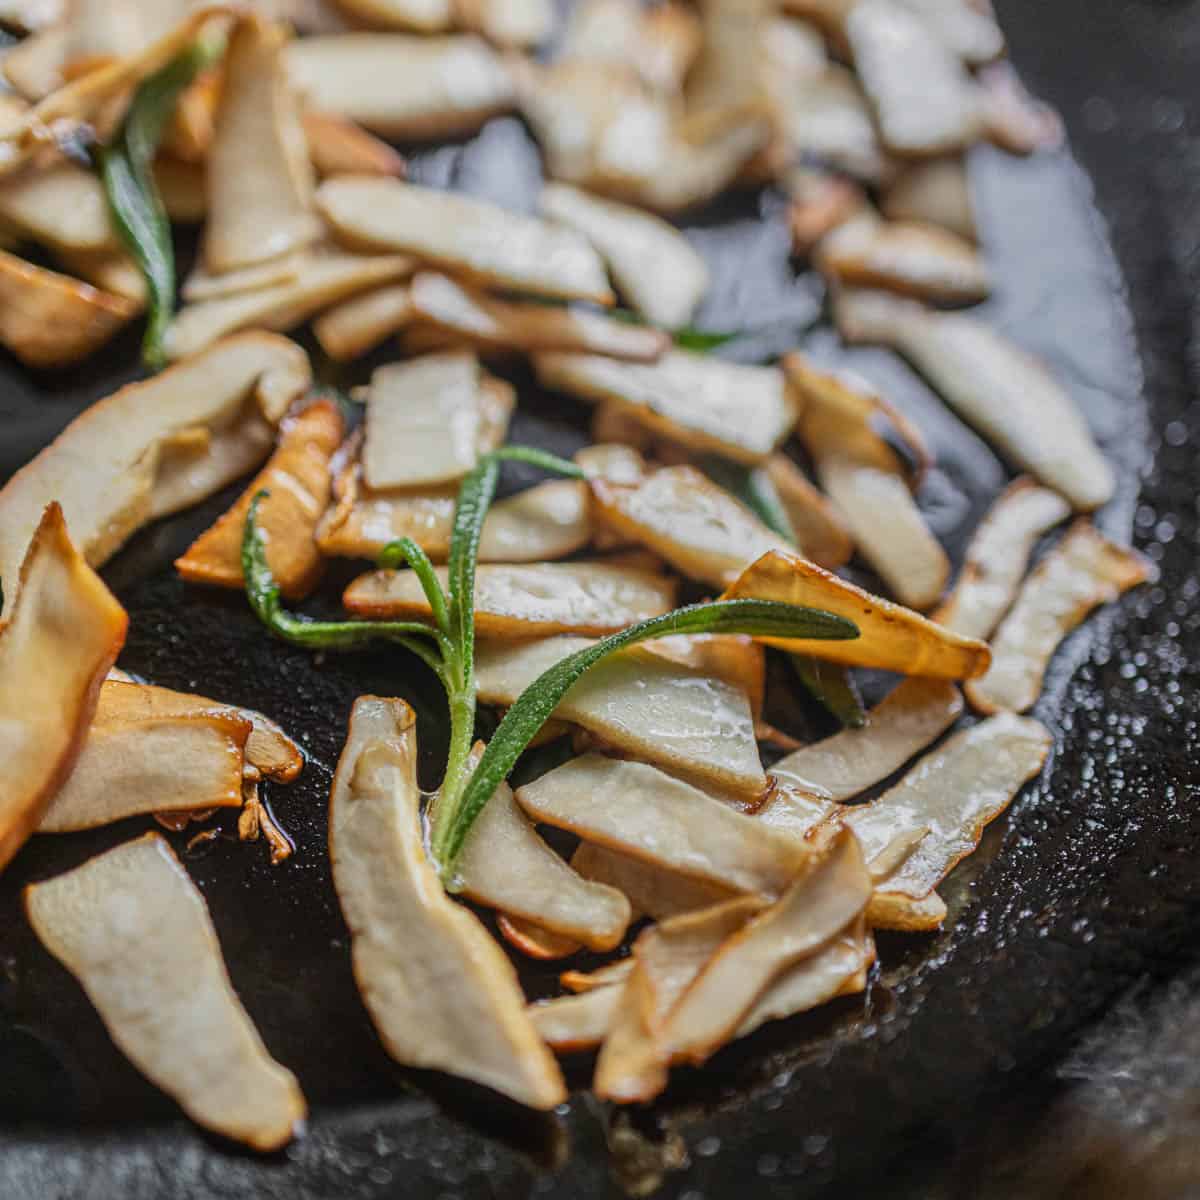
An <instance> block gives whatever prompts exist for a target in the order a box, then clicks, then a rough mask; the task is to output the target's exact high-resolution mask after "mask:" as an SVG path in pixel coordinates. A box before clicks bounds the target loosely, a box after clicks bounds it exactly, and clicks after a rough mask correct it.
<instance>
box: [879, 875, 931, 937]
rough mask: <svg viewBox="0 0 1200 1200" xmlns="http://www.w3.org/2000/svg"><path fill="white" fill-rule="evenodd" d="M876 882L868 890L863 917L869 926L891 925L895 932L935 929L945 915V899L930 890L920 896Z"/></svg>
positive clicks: (885, 926)
mask: <svg viewBox="0 0 1200 1200" xmlns="http://www.w3.org/2000/svg"><path fill="white" fill-rule="evenodd" d="M886 886H887V885H886V883H884V884H882V885H879V886H877V887H876V888H875V891H874V892H873V893H872V894H871V902H870V904H868V905H867V912H866V920H867V927H868V928H869V929H893V930H895V931H896V932H898V933H930V932H932V931H933V930H935V929H939V928H940V927H941V925H942V922H944V921H945V919H946V916H947V912H948V910H947V908H946V902H945V901H944V900H943V899H942V898H941V896H939V895H938V894H937V892H930V893H929V895H927V896H922V897H921V899H920V900H914V899H913V898H912V897H911V896H905V895H902V894H901V893H899V892H889V891H886V890H884V889H885V888H886Z"/></svg>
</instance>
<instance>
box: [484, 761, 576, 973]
mask: <svg viewBox="0 0 1200 1200" xmlns="http://www.w3.org/2000/svg"><path fill="white" fill-rule="evenodd" d="M535 744H536V741H535V742H531V743H530V745H531V746H532V745H535ZM496 930H497V932H498V933H499V934H500V936H501V937H502V938H503V939H504V940H505V941H506V942H507V943H508V944H509V945H510V946H512V947H513V948H514V949H515V950H518V951H520V953H522V954H524V955H526V956H527V957H529V958H536V959H537V960H538V962H550V961H553V960H554V959H556V958H570V957H571V955H573V954H578V953H579V951H580V950H582V949H583V947H582V946H581V945H580V944H579V943H578V942H577V941H575V939H574V938H569V937H566V936H564V935H563V934H561V933H552V932H551V931H550V930H549V929H543V928H542V927H541V926H540V925H536V924H534V922H532V921H527V920H526V919H525V918H524V917H515V916H511V915H510V914H509V913H500V914H498V915H497V917H496Z"/></svg>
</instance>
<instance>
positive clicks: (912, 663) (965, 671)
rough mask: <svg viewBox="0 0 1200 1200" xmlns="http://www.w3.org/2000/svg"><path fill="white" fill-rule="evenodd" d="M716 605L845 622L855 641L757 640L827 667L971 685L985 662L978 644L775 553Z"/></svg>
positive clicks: (984, 652)
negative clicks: (784, 607)
mask: <svg viewBox="0 0 1200 1200" xmlns="http://www.w3.org/2000/svg"><path fill="white" fill-rule="evenodd" d="M723 598H724V599H726V600H742V599H750V600H781V601H783V602H784V603H785V604H799V605H806V606H808V607H811V608H818V609H822V610H824V611H825V612H831V613H834V614H836V615H837V616H840V617H845V618H846V619H847V620H849V621H853V622H854V623H855V624H856V625H857V626H858V632H859V636H858V637H857V638H852V639H847V640H845V641H811V640H805V639H803V638H760V639H759V640H760V641H764V642H766V643H767V644H768V645H777V646H779V647H780V648H781V649H784V650H794V651H797V652H799V653H801V654H808V655H810V656H812V657H813V658H822V659H826V660H828V661H830V662H840V663H845V664H846V665H848V666H859V667H878V668H879V669H881V670H884V671H896V672H898V673H899V674H901V675H918V676H927V677H929V678H933V679H971V678H974V677H975V676H978V675H982V674H983V673H984V671H986V670H987V668H988V664H989V663H990V661H991V652H990V651H989V650H988V647H987V644H986V643H985V642H981V641H978V640H977V639H975V638H968V637H963V636H962V635H961V634H957V633H952V632H951V631H950V630H948V629H944V628H943V627H942V626H940V625H935V624H934V623H933V622H932V621H930V620H927V619H926V618H925V617H923V616H921V615H920V614H919V613H915V612H913V611H912V610H911V609H908V608H905V607H904V606H903V605H900V604H893V603H892V602H891V601H889V600H884V599H881V598H880V597H879V596H874V595H872V594H871V593H870V592H867V591H864V590H863V589H862V588H859V587H855V586H854V585H853V584H852V583H847V582H846V581H845V580H844V579H839V578H838V577H837V576H836V575H833V574H831V573H830V572H828V571H825V570H823V569H822V568H821V567H818V566H817V565H816V564H815V563H810V562H809V561H808V560H807V559H803V558H801V557H800V556H799V555H797V554H788V553H784V552H782V551H779V550H772V551H771V552H770V553H769V554H764V555H763V557H762V558H760V559H759V560H758V561H757V562H755V563H752V564H751V565H750V566H749V567H747V568H746V570H745V571H743V572H742V574H741V575H740V576H739V577H738V579H737V581H736V582H735V583H734V584H733V585H732V586H731V587H729V588H727V589H726V591H725V594H724V597H723Z"/></svg>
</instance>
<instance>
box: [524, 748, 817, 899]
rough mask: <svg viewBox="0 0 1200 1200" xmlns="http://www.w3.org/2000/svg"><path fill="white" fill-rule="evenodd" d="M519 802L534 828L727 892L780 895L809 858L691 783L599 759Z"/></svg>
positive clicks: (582, 762) (573, 766) (548, 779)
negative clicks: (560, 832) (551, 828)
mask: <svg viewBox="0 0 1200 1200" xmlns="http://www.w3.org/2000/svg"><path fill="white" fill-rule="evenodd" d="M517 802H518V803H519V804H520V805H521V806H522V808H524V809H525V811H526V812H527V813H528V814H529V815H530V816H531V817H532V818H533V819H534V820H535V821H538V822H544V823H546V824H550V825H555V826H558V827H559V828H562V829H569V830H570V831H571V832H572V833H575V834H578V836H579V837H581V838H583V840H584V841H586V842H595V843H597V844H599V845H600V846H602V847H604V848H605V849H610V850H614V851H616V852H617V853H618V854H621V855H624V856H626V857H628V858H633V859H637V860H639V861H640V862H643V863H647V864H650V865H653V866H655V867H659V868H661V869H663V870H666V871H669V872H674V873H675V874H678V875H684V876H687V877H689V878H690V879H693V880H698V881H700V882H702V883H706V884H709V885H715V886H717V887H722V888H726V889H728V890H729V891H740V892H755V893H763V894H766V895H779V894H780V893H781V892H782V891H784V890H785V889H786V888H787V887H788V886H789V884H790V883H791V881H792V880H793V879H794V878H795V877H796V875H797V874H798V873H799V872H800V871H801V870H802V869H803V867H804V866H805V864H806V863H807V862H808V860H809V858H810V857H811V853H810V851H809V850H808V848H807V847H806V846H805V845H804V843H803V841H802V840H801V839H798V838H796V837H793V836H790V835H788V834H787V833H784V832H781V831H779V830H778V829H775V828H772V827H771V826H769V825H766V824H764V823H762V822H761V821H759V820H757V819H756V818H755V817H752V816H747V815H746V814H744V813H740V812H738V811H736V809H734V808H732V807H731V806H729V805H727V804H724V803H723V802H722V801H720V800H717V799H714V798H713V797H712V796H710V795H708V794H707V793H706V792H703V791H701V790H700V789H699V788H697V787H693V786H692V785H691V784H688V783H684V782H683V781H682V780H680V779H676V778H675V777H674V776H671V775H667V774H666V773H665V772H663V771H660V770H658V769H657V768H655V767H652V766H650V765H648V764H647V763H641V762H629V761H622V760H620V759H612V758H605V757H604V756H602V755H599V754H585V755H583V756H581V757H579V758H576V759H573V760H572V761H571V762H569V763H566V764H564V765H563V766H561V767H556V768H555V769H554V770H553V771H550V772H548V773H547V774H545V775H543V776H542V777H541V778H540V779H537V780H535V781H534V782H533V783H530V784H526V785H525V786H524V787H522V788H519V789H518V791H517ZM614 886H619V885H616V884H614ZM635 902H636V901H635Z"/></svg>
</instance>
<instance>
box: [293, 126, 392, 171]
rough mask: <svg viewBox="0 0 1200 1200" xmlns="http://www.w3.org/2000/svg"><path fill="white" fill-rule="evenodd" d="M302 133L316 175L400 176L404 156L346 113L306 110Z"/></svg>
mask: <svg viewBox="0 0 1200 1200" xmlns="http://www.w3.org/2000/svg"><path fill="white" fill-rule="evenodd" d="M301 120H302V121H303V123H304V137H305V141H306V142H307V143H308V156H309V158H310V159H311V160H312V165H313V167H314V168H315V170H316V172H317V174H318V175H320V176H321V177H322V178H323V179H324V178H328V176H330V175H391V176H394V177H395V178H396V179H403V178H404V174H405V171H406V169H407V168H406V167H405V163H404V158H403V156H402V155H401V154H400V153H399V152H398V151H396V150H393V149H392V147H391V146H389V145H388V144H387V142H385V141H382V140H381V139H379V138H377V137H376V136H375V135H374V134H371V133H368V132H367V131H366V130H365V129H363V128H362V127H361V126H359V125H356V124H355V123H354V122H353V121H351V120H349V119H348V118H346V117H339V116H335V115H334V114H333V113H323V112H311V111H310V112H306V113H304V114H303V115H302V117H301Z"/></svg>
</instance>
